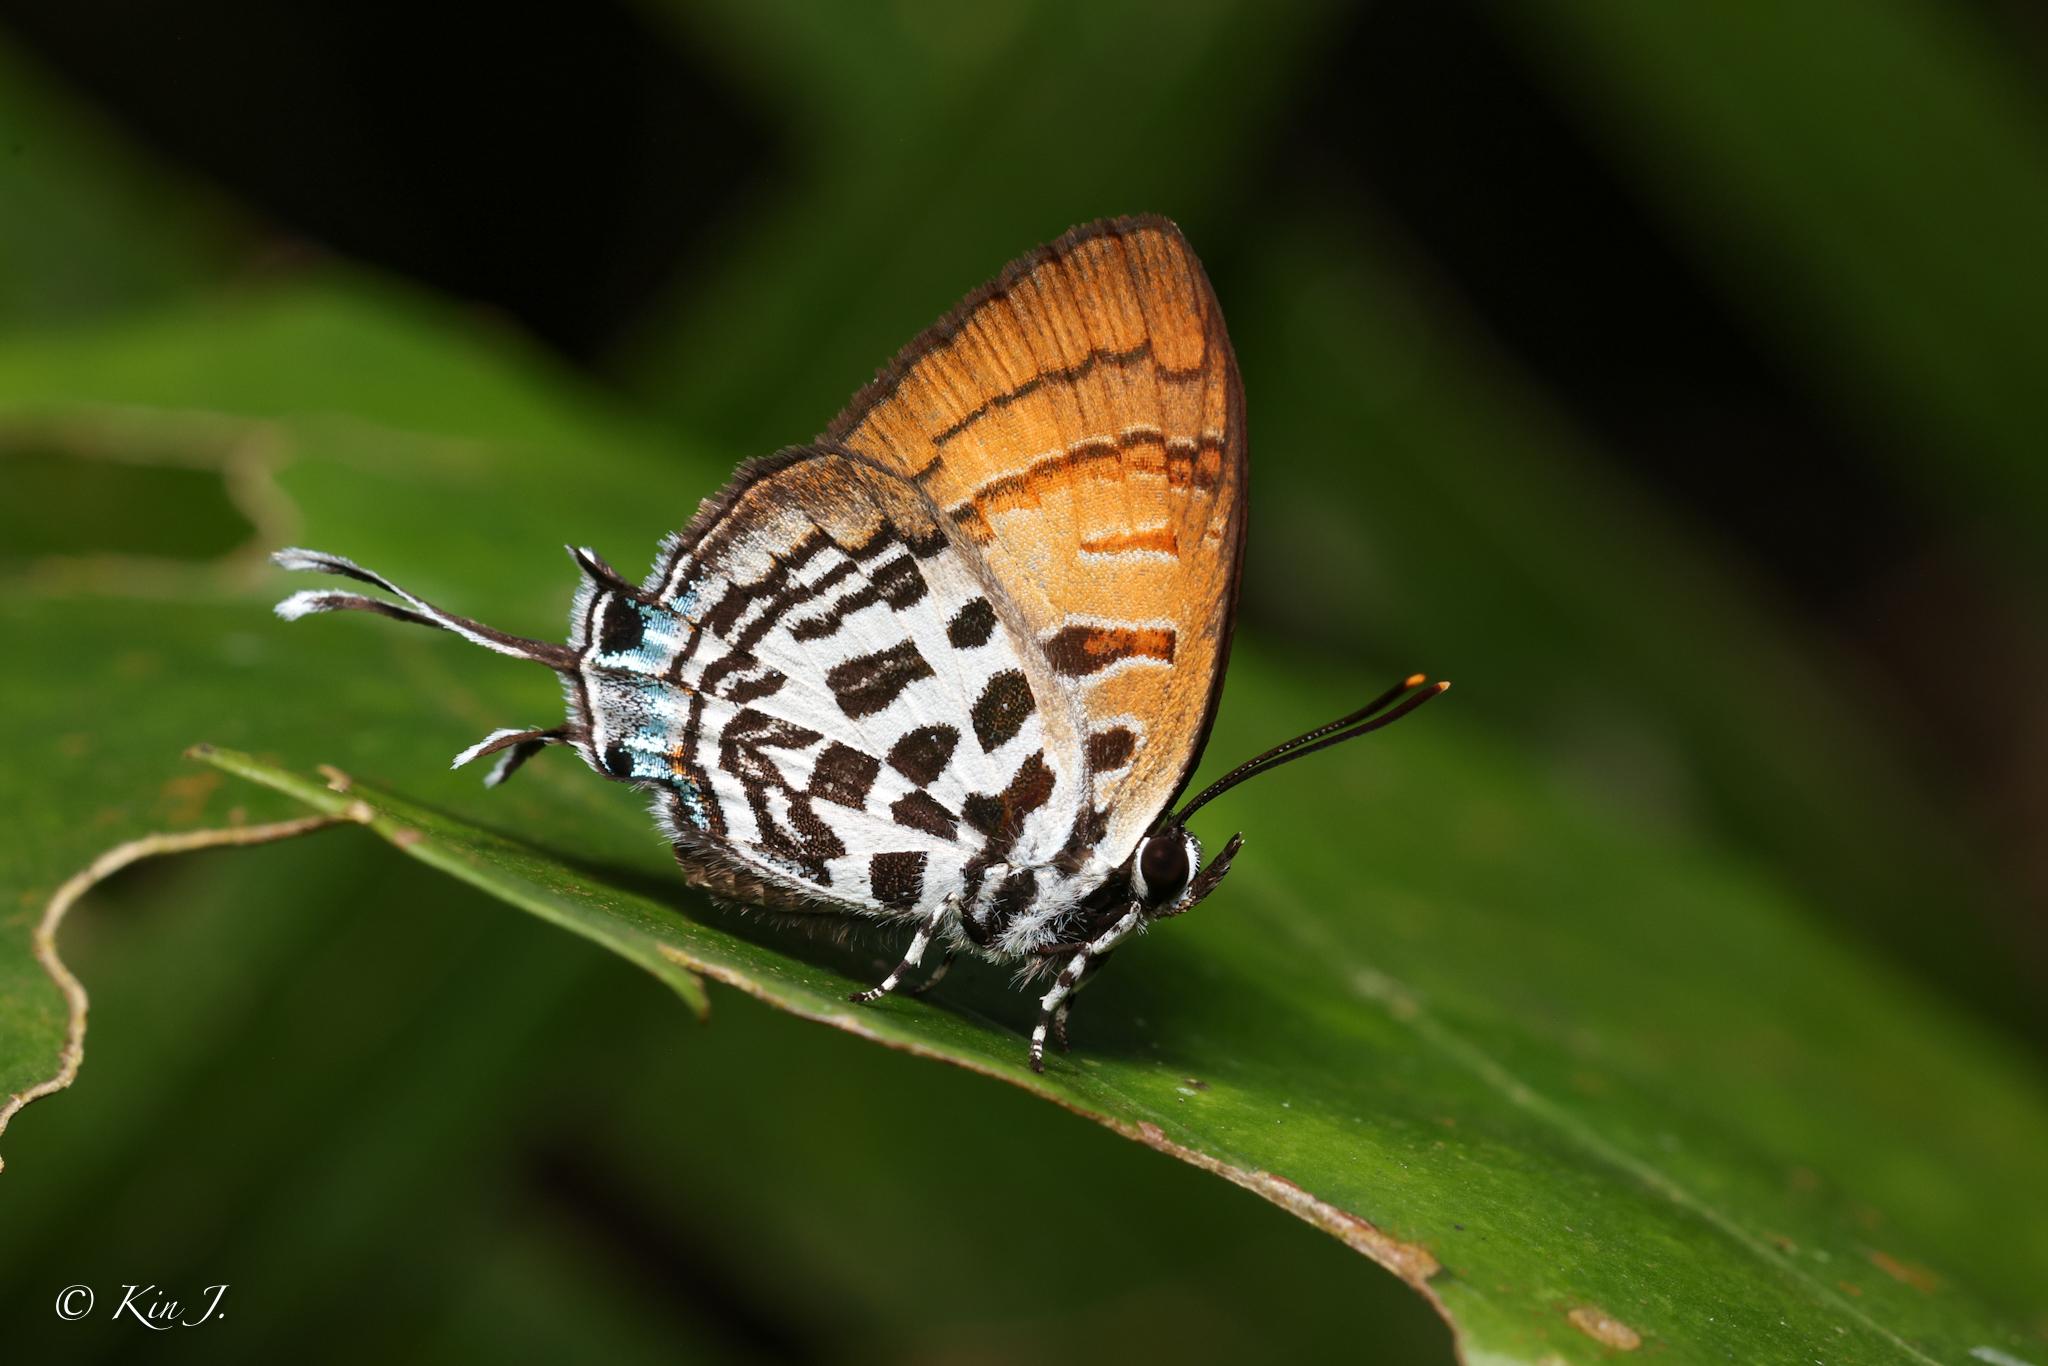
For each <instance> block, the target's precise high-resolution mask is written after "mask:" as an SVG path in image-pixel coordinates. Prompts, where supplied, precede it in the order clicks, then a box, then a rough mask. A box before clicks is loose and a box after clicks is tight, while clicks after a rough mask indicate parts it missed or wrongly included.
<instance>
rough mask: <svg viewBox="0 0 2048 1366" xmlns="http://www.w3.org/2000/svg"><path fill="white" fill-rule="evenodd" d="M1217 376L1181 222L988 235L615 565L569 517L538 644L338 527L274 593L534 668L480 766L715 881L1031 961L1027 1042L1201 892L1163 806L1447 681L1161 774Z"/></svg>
mask: <svg viewBox="0 0 2048 1366" xmlns="http://www.w3.org/2000/svg"><path fill="white" fill-rule="evenodd" d="M1247 486H1248V466H1247V460H1246V444H1245V416H1244V391H1243V386H1242V384H1241V383H1240V381H1239V378H1238V370H1237V362H1236V358H1235V356H1234V355H1233V354H1232V351H1231V346H1230V338H1229V336H1228V334H1227V333H1226V332H1225V330H1224V324H1223V314H1222V310H1221V309H1220V308H1219V307H1218V305H1217V302H1216V296H1215V293H1214V291H1213V290H1212V289H1211V288H1210V285H1209V281H1208V278H1207V276H1206V275H1205V274H1204V273H1203V270H1202V267H1201V264H1200V263H1199V262H1198V261H1197V260H1196V258H1195V254H1194V252H1193V250H1192V249H1191V248H1190V247H1189V246H1188V243H1187V241H1186V239H1185V238H1184V237H1182V235H1181V233H1180V230H1179V229H1178V228H1176V227H1175V226H1174V225H1173V224H1172V223H1171V222H1169V221H1167V220H1165V219H1163V218H1157V217H1138V218H1118V219H1110V220H1103V221H1100V222H1095V223H1090V224H1086V225H1084V226H1081V227H1078V228H1075V229H1073V230H1072V231H1070V232H1068V233H1067V234H1066V235H1065V236H1063V237H1061V238H1060V239H1059V240H1058V241H1056V242H1054V243H1052V244H1051V245H1049V246H1045V247H1041V248H1039V249H1037V250H1035V251H1033V252H1031V253H1029V254H1027V255H1025V256H1024V257H1022V258H1020V259H1019V260H1017V261H1015V262H1013V263H1011V264H1010V265H1009V266H1008V267H1007V268H1005V269H1004V270H1003V271H1002V273H1001V274H999V275H998V276H997V277H996V278H995V279H994V280H992V281H990V282H989V283H988V284H986V285H984V286H982V287H981V288H980V289H977V290H975V291H974V292H973V293H971V294H969V295H968V296H967V298H966V299H965V300H963V301H962V302H961V303H960V305H959V306H958V307H957V308H955V309H954V310H953V311H952V312H951V313H949V314H948V315H947V316H946V317H944V318H943V319H941V320H940V321H939V322H937V323H936V324H934V325H933V326H932V327H931V328H929V329H927V330H926V331H925V332H924V333H923V334H922V335H921V336H919V337H918V338H917V339H916V340H915V341H913V342H911V344H910V345H909V346H908V347H906V348H905V349H904V350H903V351H902V352H901V353H900V354H899V355H898V356H897V357H896V359H895V360H894V362H893V363H891V364H890V365H888V366H887V367H885V368H884V369H883V370H882V371H881V372H880V373H879V374H878V375H877V376H876V378H875V379H874V381H873V382H872V383H871V384H869V385H868V386H867V387H866V388H864V389H863V390H861V391H860V393H859V394H857V395H856V396H855V397H854V399H853V401H852V403H851V404H849V405H848V407H847V408H846V409H845V411H843V412H842V413H840V414H839V416H838V417H837V418H836V419H835V420H834V421H833V422H832V424H831V425H830V426H829V427H827V428H826V429H825V431H824V433H823V434H822V435H821V436H820V437H819V438H818V439H817V440H816V441H814V442H812V443H811V444H809V445H805V446H799V447H793V448H790V449H787V450H784V451H782V452H781V453H779V454H776V455H773V456H770V457H768V458H766V459H760V460H754V461H751V462H749V463H747V464H745V465H742V466H741V467H740V468H739V470H738V471H737V472H736V473H735V474H734V476H733V479H732V481H731V482H730V483H729V484H728V485H726V487H725V488H724V489H723V490H722V491H721V492H719V493H718V494H717V495H716V496H715V497H713V498H710V499H708V500H706V501H705V502H704V503H703V505H702V506H701V507H700V508H699V509H698V512H697V515H696V516H695V517H694V518H693V519H692V520H691V521H690V523H689V525H688V526H686V527H685V528H684V529H683V530H682V531H680V532H677V533H675V534H674V535H671V536H669V537H668V538H667V539H666V540H665V541H664V542H663V543H662V545H661V548H660V551H659V553H658V555H657V557H656V559H655V563H654V567H653V569H652V571H651V572H650V573H649V574H648V575H647V577H646V578H645V579H643V580H642V581H641V582H640V583H638V584H634V583H631V582H628V581H627V580H626V579H624V578H622V577H621V576H620V575H619V574H618V573H617V572H616V571H615V570H613V569H612V568H611V566H610V565H608V564H607V563H606V562H605V561H604V560H602V559H601V558H599V557H598V556H597V554H596V553H594V552H593V551H590V550H588V549H576V548H571V549H570V552H569V553H570V555H571V556H572V557H573V558H574V560H575V562H576V564H577V565H578V566H579V568H580V570H581V578H582V581H581V584H580V586H579V588H578V589H577V592H576V597H575V605H574V607H573V609H572V611H571V614H570V639H569V643H568V644H567V645H556V644H551V643H547V642H543V641H536V640H528V639H525V638H522V637H519V636H513V635H508V634H506V633H505V632H502V631H498V630H495V629H493V628H491V627H488V626H485V625H483V624H481V623H479V622H476V621H472V620H470V619H468V618H466V617H460V616H456V615H453V614H452V613H449V612H445V611H443V610H441V609H440V608H438V607H435V606H433V605H432V604H430V603H428V602H426V601H425V600H424V599H422V598H420V597H418V596H416V595H414V594H412V593H410V592H407V591H406V590H405V589H403V588H400V587H399V586H398V585H397V584H395V583H393V582H392V581H391V580H389V579H387V578H385V577H384V576H382V575H380V574H376V573H373V572H371V571H370V570H367V569H365V568H363V567H361V566H360V565H357V564H356V563H354V562H353V561H350V560H347V559H343V558H341V557H340V556H335V555H326V554H321V553H319V552H316V551H308V550H284V551H280V552H278V553H277V554H276V555H275V556H274V557H273V558H274V559H275V560H276V562H277V563H278V564H280V565H282V566H283V567H285V568H287V569H302V570H315V571H320V572H324V573H329V574H337V575H341V576H344V577H347V578H351V579H355V580H357V581H360V582H362V583H366V584H369V585H372V586H373V587H376V588H378V589H381V590H383V592H384V593H387V594H389V595H390V596H389V597H388V598H385V597H372V596H368V595H365V594H359V593H353V592H335V591H324V590H313V591H307V592H301V593H297V594H294V595H293V596H291V597H289V598H287V599H285V600H284V601H283V602H281V603H279V604H278V607H277V611H278V614H279V615H280V616H282V617H284V618H286V619H287V620H291V619H296V618H298V617H302V616H305V615H308V614H310V613H316V612H329V611H336V610H354V611H366V612H375V613H381V614H382V615H384V616H387V617H394V618H397V619H398V620H400V621H408V622H413V623H415V624H418V625H422V626H431V627H436V628H439V629H441V630H445V631H452V632H454V633H455V634H456V635H459V636H462V637H464V638H466V639H468V640H470V641H472V642H474V643H475V644H478V645H481V646H484V647H485V648H486V649H490V650H495V651H497V652H499V653H500V654H507V655H512V656H514V657H516V658H520V659H526V660H532V661H536V662H538V663H541V664H545V665H547V666H548V667H549V668H551V669H553V670H554V671H555V672H556V673H557V674H558V675H560V678H561V681H562V688H563V692H564V694H565V696H566V699H567V713H568V715H567V719H566V721H565V722H564V723H563V724H561V725H557V726H552V727H548V728H544V729H527V730H521V729H505V730H498V731H494V732H492V733H491V734H490V735H488V736H486V737H485V738H484V739H483V740H481V741H479V742H478V743H477V744H475V745H472V746H471V747H470V748H468V749H466V750H464V751H463V752H462V753H461V754H459V755H458V756H456V759H455V763H456V765H457V766H458V767H460V766H461V765H463V764H466V763H469V762H470V761H472V760H475V759H480V758H484V757H486V756H491V755H495V756H497V762H496V763H495V765H494V766H493V768H492V769H491V771H490V775H489V777H488V778H487V779H486V782H487V783H489V784H491V785H493V786H495V785H496V784H497V783H499V782H502V781H503V780H504V779H505V778H506V777H508V776H509V775H510V774H511V773H512V772H513V771H514V770H516V769H517V768H518V767H519V766H520V765H521V764H523V763H525V762H526V761H527V760H528V759H529V758H531V757H532V756H533V755H534V754H536V753H538V752H539V751H540V750H542V749H544V748H546V747H547V746H550V745H568V746H570V747H572V748H573V749H575V751H576V752H577V753H578V754H580V755H581V756H582V757H583V760H584V762H586V763H587V764H589V765H590V766H591V767H592V768H594V769H596V770H597V771H598V772H599V773H601V774H603V775H604V776H605V777H608V778H612V779H615V780H617V781H619V782H623V783H628V784H631V785H633V786H635V787H637V788H639V789H641V790H642V791H644V792H646V793H648V794H650V796H651V797H652V800H653V807H654V815H655V819H656V821H657V822H658V823H659V825H660V826H661V829H662V831H663V833H664V834H665V835H666V837H667V838H668V840H669V842H670V844H671V845H672V846H673V848H674V851H675V856H676V859H677V862H678V863H679V865H680V866H681V868H682V872H683V876H684V878H685V880H686V881H688V882H689V883H691V884H692V885H694V886H696V887H699V888H702V889H703V890H705V891H707V892H709V893H710V894H711V895H712V896H713V897H714V898H717V899H720V900H723V901H726V902H731V903H741V904H747V905H752V906H759V907H765V908H770V909H775V910H780V911H790V912H801V913H805V914H817V915H839V916H851V917H859V918H867V919H876V920H881V921H887V922H898V923H902V924H904V925H906V926H907V927H909V928H910V930H911V935H910V940H909V946H908V948H907V949H906V951H905V952H904V954H903V958H902V961H901V962H900V963H899V964H898V965H897V966H896V967H895V968H894V969H893V970H892V971H891V972H889V974H888V975H887V976H886V977H885V978H883V979H882V981H881V982H880V983H879V984H878V985H876V986H875V987H874V988H873V989H871V990H869V991H865V992H862V993H860V994H859V995H857V996H855V997H854V998H853V999H854V1000H855V1001H857V1002H862V1003H869V1002H873V1001H875V1000H878V999H880V998H881V997H883V996H885V995H887V994H889V993H890V992H892V991H895V990H897V989H898V988H899V987H901V986H903V984H904V982H905V981H906V979H907V978H908V977H909V975H910V974H912V973H913V972H916V971H917V970H919V969H920V967H921V966H922V964H923V962H924V959H925V956H926V954H927V953H928V952H929V951H930V950H931V949H932V947H933V946H934V945H943V946H944V956H943V960H942V961H941V962H939V964H938V965H937V967H936V968H935V969H934V970H933V971H932V972H931V974H930V975H929V977H928V978H927V980H926V981H925V983H924V984H923V986H922V987H919V988H914V989H915V990H922V989H924V988H927V987H929V986H930V985H931V984H932V983H933V982H936V981H937V980H938V978H939V977H940V976H941V975H943V973H944V972H945V970H946V968H947V967H948V966H950V965H951V963H952V962H953V959H954V956H955V955H956V954H958V953H961V952H967V953H973V954H978V955H980V956H982V957H984V958H987V959H991V960H994V961H997V962H1001V963H1008V964H1014V965H1018V966H1020V967H1021V968H1022V969H1023V971H1022V972H1021V973H1020V981H1022V980H1032V979H1034V978H1042V977H1046V976H1049V977H1050V978H1051V981H1050V984H1049V985H1048V986H1047V988H1046V990H1045V991H1044V993H1043V995H1042V996H1041V998H1040V1000H1039V1013H1038V1019H1037V1024H1036V1026H1035V1028H1034V1029H1033V1030H1032V1034H1031V1043H1030V1051H1029V1054H1028V1061H1029V1064H1030V1066H1031V1068H1032V1069H1033V1070H1034V1071H1042V1070H1043V1069H1044V1058H1045V1047H1046V1042H1047V1038H1048V1036H1049V1035H1050V1036H1051V1037H1052V1038H1053V1039H1054V1041H1055V1042H1057V1043H1058V1044H1059V1045H1060V1046H1061V1047H1062V1048H1064V1047H1065V1046H1066V1040H1067V1027H1066V1026H1067V1012H1068V1010H1069V1009H1070V1007H1071V1004H1072V1001H1073V996H1074V993H1075V992H1076V991H1077V990H1079V989H1080V987H1081V986H1082V984H1083V983H1084V982H1085V981H1086V980H1087V979H1088V978H1089V976H1090V975H1091V974H1092V973H1093V972H1094V971H1096V970H1097V969H1098V968H1100V966H1101V965H1102V963H1103V961H1104V960H1105V959H1106V958H1107V957H1108V956H1109V955H1110V953H1111V952H1112V951H1113V950H1114V949H1116V948H1117V946H1118V945H1120V944H1122V943H1123V942H1124V941H1125V940H1126V939H1128V938H1130V937H1131V936H1132V935H1134V934H1136V933H1139V932H1140V931H1143V930H1144V929H1146V928H1147V927H1148V926H1150V925H1151V924H1153V923H1154V922H1157V921H1160V920H1165V919H1169V918H1171V917H1173V916H1177V915H1181V914H1183V913H1185V912H1186V911H1188V910H1190V909H1192V908H1193V907H1194V906H1195V905H1197V904H1198V903H1200V902H1201V901H1202V900H1203V899H1204V898H1205V897H1207V896H1209V895H1210V894H1211V893H1213V892H1214V891H1215V890H1216V888H1217V887H1218V885H1220V884H1221V883H1222V881H1223V878H1224V875H1225V874H1226V873H1228V872H1229V870H1230V866H1231V861H1232V860H1233V859H1234V858H1235V857H1236V856H1237V853H1238V851H1239V849H1240V848H1242V846H1243V836H1242V835H1241V834H1234V835H1232V836H1231V838H1230V839H1229V840H1228V841H1227V842H1226V843H1225V844H1224V845H1223V847H1222V848H1221V849H1220V850H1219V851H1218V852H1217V854H1216V856H1215V857H1214V858H1212V859H1209V860H1208V861H1207V862H1204V860H1203V857H1202V847H1201V844H1200V842H1199V841H1198V840H1197V839H1196V838H1195V836H1194V834H1193V832H1192V831H1190V830H1189V828H1188V819H1189V817H1190V816H1192V815H1193V814H1194V813H1195V812H1196V811H1197V810H1199V809H1200V808H1201V807H1202V806H1204V805H1205V804H1206V803H1208V802H1209V801H1211V800H1212V799H1214V798H1215V797H1216V796H1218V795H1220V794H1221V793H1223V792H1225V791H1227V790H1229V789H1230V788H1232V787H1235V786H1236V785H1237V784H1238V783H1241V782H1243V781H1245V780H1246V779H1248V778H1250V777H1253V776H1255V775H1257V774H1259V773H1263V772H1266V771H1268V770H1270V769H1272V768H1274V767H1276V766H1278V765H1280V764H1284V763H1288V762H1291V761H1293V760H1295V759H1298V758H1301V757H1302V756H1304V755H1306V754H1309V753H1312V752H1314V751H1316V750H1319V749H1323V748H1326V747H1328V746H1330V745H1334V744H1338V743H1341V742H1343V741H1346V740H1350V739H1353V738H1355V737H1357V736H1359V735H1363V734H1365V733H1367V732H1369V731H1372V730H1375V729H1378V728H1379V727H1380V726H1383V725H1385V724H1387V723H1388V722H1390V721H1392V720H1394V719H1396V718H1397V717H1399V716H1401V715H1404V714H1406V713H1407V712H1409V711H1412V710H1413V709H1414V708H1415V707H1417V706H1419V705H1421V704H1422V703H1423V702H1425V701H1427V700H1429V699H1430V698H1432V697H1434V696H1436V695H1438V694H1439V693H1440V692H1442V691H1443V689H1445V688H1447V687H1448V686H1449V684H1447V683H1434V684H1427V685H1425V682H1424V678H1423V676H1422V675H1420V674H1417V675H1414V676H1412V677H1410V678H1407V679H1405V680H1404V681H1403V682H1401V683H1400V684H1397V685H1396V686H1395V687H1393V688H1391V689H1389V690H1388V691H1387V692H1386V693H1384V694H1382V695H1381V696H1380V697H1378V698H1375V699H1374V700H1373V701H1372V702H1371V703H1369V704H1368V705H1367V706H1365V707H1362V708H1360V709H1358V710H1356V711H1353V712H1351V713H1349V714H1347V715H1345V716H1342V717H1339V718H1337V719H1336V720H1334V721H1332V722H1330V723H1328V724H1327V725H1323V726H1319V727H1317V728H1316V729H1314V730H1311V731H1308V732H1306V733H1305V734H1302V735H1299V736H1296V737H1294V738H1293V739H1291V740H1288V741H1287V742H1285V743H1284V744H1281V745H1277V746H1275V747H1274V748H1272V749H1270V750H1267V751H1266V752H1265V753H1263V754H1260V755H1258V756H1256V757H1255V758H1252V759H1250V760H1247V761H1246V762H1245V763H1243V764H1240V765H1238V766H1237V767H1236V768H1234V769H1232V770H1230V771H1229V772H1228V773H1226V774H1224V775H1223V776H1222V777H1220V778H1219V779H1217V780H1216V781H1215V782H1214V783H1212V784H1210V785H1209V786H1208V787H1207V788H1205V789H1203V790H1202V791H1201V792H1200V793H1199V794H1197V795H1196V796H1195V797H1193V798H1192V799H1190V800H1188V801H1186V802H1183V803H1181V804H1180V805H1179V806H1178V807H1176V805H1175V803H1176V802H1177V801H1179V799H1180V797H1181V795H1182V793H1183V791H1184V789H1185V788H1186V787H1187V785H1188V782H1189V779H1190V777H1191V776H1192V775H1193V773H1194V771H1195V766H1196V764H1197V763H1198V762H1199V761H1200V759H1201V756H1202V750H1203V747H1204V744H1205V742H1206V740H1207V737H1208V734H1209V729H1210V725H1211V723H1212V722H1213V720H1214V719H1215V715H1216V707H1217V702H1218V698H1219V696H1220V694H1221V691H1222V683H1223V675H1224V667H1225V664H1226V662H1227V660H1228V658H1229V654H1230V641H1231V633H1232V628H1233V625H1234V622H1235V618H1236V608H1237V596H1238V580H1239V576H1240V573H1241V570H1242V567H1243V557H1244V544H1245V524H1246V494H1247Z"/></svg>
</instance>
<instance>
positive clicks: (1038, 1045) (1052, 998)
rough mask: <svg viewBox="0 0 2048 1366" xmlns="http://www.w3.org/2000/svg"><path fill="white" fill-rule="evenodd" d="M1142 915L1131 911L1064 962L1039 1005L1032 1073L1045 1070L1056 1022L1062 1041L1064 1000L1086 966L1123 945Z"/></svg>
mask: <svg viewBox="0 0 2048 1366" xmlns="http://www.w3.org/2000/svg"><path fill="white" fill-rule="evenodd" d="M1142 915H1143V912H1142V910H1141V909H1140V908H1139V907H1137V906H1133V907H1131V909H1130V910H1129V911H1127V912H1126V913H1125V914H1124V915H1123V917H1122V918H1121V919H1119V920H1118V921H1117V922H1116V924H1114V925H1111V926H1110V927H1109V928H1108V929H1106V930H1104V931H1103V932H1102V933H1101V934H1099V935H1097V936H1096V937H1095V938H1093V939H1091V940H1089V941H1088V942H1087V943H1086V944H1083V945H1082V946H1081V948H1080V949H1079V950H1078V951H1077V952H1076V953H1075V954H1074V956H1073V957H1072V958H1069V959H1068V960H1067V965H1066V966H1065V967H1063V968H1061V969H1060V975H1059V976H1058V977H1055V978H1054V979H1053V983H1052V989H1051V990H1050V991H1048V992H1046V993H1045V995H1044V996H1043V997H1041V998H1040V999H1039V1002H1038V1025H1037V1027H1036V1028H1034V1029H1033V1030H1032V1031H1031V1053H1030V1057H1029V1062H1030V1064H1031V1070H1032V1071H1034V1072H1043V1071H1044V1070H1045V1037H1046V1035H1047V1034H1048V1033H1049V1032H1051V1030H1052V1028H1053V1024H1054V1022H1055V1021H1058V1022H1059V1028H1060V1035H1061V1037H1062V1038H1064V1037H1065V1035H1066V1012H1067V998H1068V997H1069V996H1071V995H1073V993H1074V988H1075V987H1076V986H1077V985H1078V984H1079V983H1080V981H1081V979H1082V977H1084V976H1085V975H1087V972H1088V968H1089V965H1090V964H1091V963H1092V962H1093V961H1094V960H1096V959H1099V958H1101V957H1102V956H1103V955H1104V954H1106V953H1108V952H1109V951H1110V950H1111V949H1113V948H1115V947H1116V946H1117V945H1118V944H1120V943H1122V942H1123V939H1124V936H1125V935H1127V934H1129V933H1130V932H1131V931H1132V930H1134V929H1136V928H1137V927H1138V922H1139V920H1140V919H1141V918H1142Z"/></svg>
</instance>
